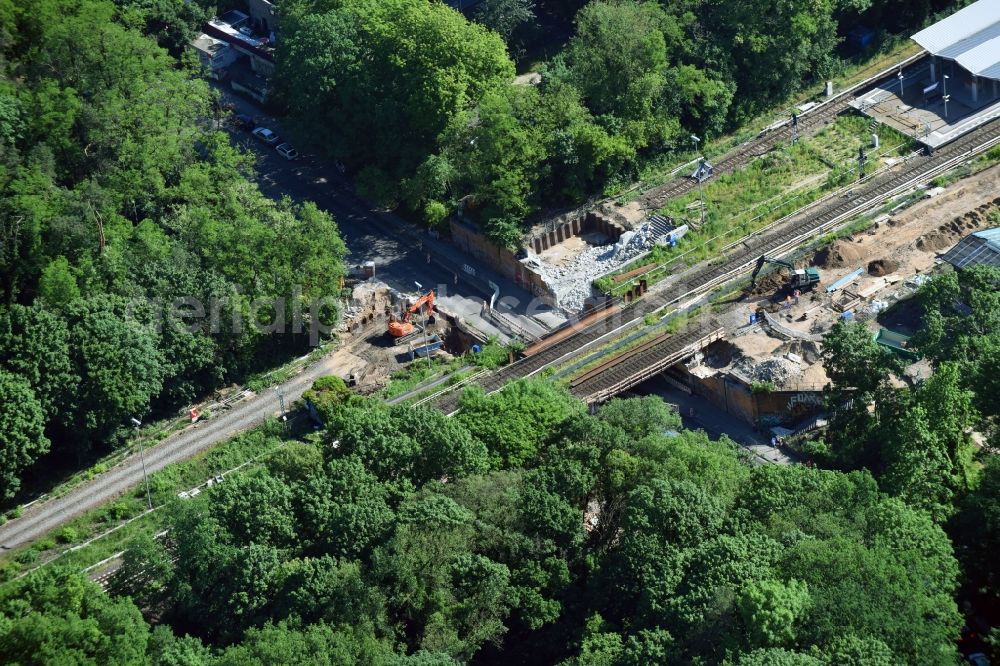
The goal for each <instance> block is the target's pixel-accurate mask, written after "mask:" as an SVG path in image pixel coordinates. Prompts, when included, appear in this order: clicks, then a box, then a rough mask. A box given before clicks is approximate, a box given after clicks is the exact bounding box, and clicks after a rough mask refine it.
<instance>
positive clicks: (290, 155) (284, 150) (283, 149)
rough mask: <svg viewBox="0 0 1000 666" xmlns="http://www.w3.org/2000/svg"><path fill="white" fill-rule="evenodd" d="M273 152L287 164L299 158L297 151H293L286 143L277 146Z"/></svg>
mask: <svg viewBox="0 0 1000 666" xmlns="http://www.w3.org/2000/svg"><path fill="white" fill-rule="evenodd" d="M275 150H277V151H278V154H279V155H281V156H282V157H284V158H285V159H286V160H288V161H289V162H290V161H292V160H297V159H298V158H299V151H297V150H295V149H294V148H292V147H291V146H290V145H289V144H287V143H282V144H278V146H277V147H275Z"/></svg>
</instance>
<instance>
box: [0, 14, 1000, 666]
mask: <svg viewBox="0 0 1000 666" xmlns="http://www.w3.org/2000/svg"><path fill="white" fill-rule="evenodd" d="M213 9H214V7H208V6H207V5H204V6H203V5H202V4H199V3H198V2H192V3H183V2H173V1H172V0H138V1H135V2H132V1H128V0H116V1H115V2H112V1H111V0H74V2H69V1H68V0H32V1H30V2H29V0H8V1H6V2H0V48H2V53H3V63H2V65H3V72H2V79H0V187H2V188H3V190H4V191H3V196H2V197H0V263H2V267H0V290H2V297H3V298H2V300H0V497H10V496H12V495H13V494H14V493H16V492H17V489H18V487H19V483H20V480H21V479H22V476H23V473H24V471H25V470H31V469H36V471H37V461H38V460H40V459H41V460H42V461H50V460H52V456H59V457H61V458H62V459H69V460H73V459H76V460H78V461H82V460H86V459H87V457H88V456H90V455H92V454H93V453H94V452H98V451H106V450H108V449H109V448H113V447H115V446H117V445H120V444H121V443H122V442H123V440H124V438H125V437H126V436H127V434H128V431H129V429H130V426H129V419H130V418H145V417H146V416H155V415H156V414H159V413H169V412H170V411H171V410H174V409H176V408H177V406H178V405H183V404H185V403H186V401H189V400H191V399H192V398H194V397H196V396H199V395H204V394H205V393H207V392H211V391H212V390H213V389H215V388H217V387H218V386H219V385H220V384H222V383H224V382H228V381H232V380H234V379H238V378H240V377H244V376H246V375H247V374H248V373H251V372H254V371H256V370H258V369H260V368H262V367H269V366H271V365H274V364H275V363H276V362H278V361H280V360H281V359H283V358H287V357H288V356H289V355H291V354H295V353H300V352H301V350H302V349H304V348H305V347H306V346H307V345H308V340H307V336H306V334H304V333H295V332H287V333H284V334H277V335H276V334H273V333H272V334H269V335H263V334H261V333H260V332H259V330H258V329H256V328H255V327H253V326H232V325H229V324H228V322H232V321H242V322H251V321H264V322H268V321H270V320H271V319H272V318H273V317H275V316H276V313H275V311H274V310H273V309H272V308H270V307H269V306H262V305H261V304H262V303H264V304H266V303H273V302H274V299H291V300H293V301H295V302H300V303H307V302H309V301H311V300H313V299H318V298H324V297H328V296H330V295H331V294H333V295H335V294H337V293H339V289H340V277H341V276H342V274H343V259H344V255H345V251H346V250H345V247H344V245H343V243H342V242H341V241H340V239H339V236H338V234H337V228H336V223H335V221H334V220H332V219H331V218H330V216H329V215H328V214H326V213H324V212H322V211H321V210H319V209H318V208H317V207H315V206H314V205H312V204H309V203H296V202H293V201H291V200H288V199H285V200H281V201H272V200H270V199H267V198H266V197H264V196H263V195H262V193H261V192H260V190H259V189H258V188H257V187H256V185H254V181H253V176H254V172H253V168H254V165H253V163H252V160H251V159H250V157H249V156H248V155H247V154H246V153H244V152H243V151H241V150H239V149H238V148H235V147H233V146H232V145H231V144H230V142H229V140H228V139H227V138H226V136H225V135H224V134H222V133H220V132H218V131H217V130H216V129H215V125H214V124H213V120H217V119H218V117H219V114H220V113H221V110H220V109H219V108H218V104H217V103H216V102H215V97H214V95H213V94H212V93H211V92H210V88H209V87H208V86H207V85H206V84H205V82H204V81H202V80H201V79H200V78H199V75H198V73H197V71H196V69H195V68H194V64H193V63H192V62H191V59H190V57H189V56H187V55H185V54H184V44H185V42H186V39H187V38H188V37H189V35H190V33H191V31H192V30H194V29H195V28H196V27H197V25H198V24H199V22H200V21H202V20H203V19H204V18H205V17H206V16H209V15H211V14H212V13H213ZM937 9H939V7H936V6H933V5H932V4H931V3H930V2H927V1H925V2H901V1H899V0H887V1H884V2H879V1H878V0H871V1H870V2H869V1H867V0H841V1H840V2H834V1H832V0H820V1H819V2H809V3H801V2H793V1H792V0H779V1H778V2H774V3H760V2H750V1H738V0H715V1H714V2H708V1H707V0H690V1H688V0H685V1H684V2H676V3H654V2H624V1H617V2H616V1H613V0H593V1H592V2H590V3H589V4H586V5H584V4H582V3H579V2H575V1H574V0H549V1H544V0H539V2H538V3H537V4H533V3H531V2H527V1H526V0H485V1H484V2H483V3H481V6H480V7H478V8H477V9H476V10H475V11H473V12H471V14H472V15H471V17H470V18H471V20H470V19H469V18H466V17H463V16H462V15H461V14H459V13H458V12H455V11H453V10H451V9H449V8H447V7H446V6H445V5H442V4H440V3H437V2H431V1H428V0H287V1H286V2H284V3H282V13H283V14H282V18H283V21H285V24H284V25H285V30H286V31H287V35H286V37H285V38H283V39H282V41H281V42H280V44H279V51H278V52H279V60H278V69H279V74H280V76H279V80H280V81H281V83H280V84H279V89H278V91H277V92H278V94H279V97H278V103H279V104H282V105H284V106H285V110H287V112H288V113H289V114H291V117H292V118H294V119H296V121H297V122H298V124H299V131H301V132H309V133H310V135H311V136H313V137H314V138H315V142H316V145H317V146H318V148H320V149H322V150H323V151H325V152H326V153H328V154H329V155H330V156H331V157H334V158H336V159H340V160H343V161H344V162H345V164H347V165H348V167H349V168H350V169H351V170H352V172H353V175H354V176H355V177H356V180H357V182H358V185H359V187H360V188H361V189H362V190H364V191H366V192H367V193H369V194H370V195H372V196H374V197H375V198H376V199H381V203H382V204H385V205H392V206H396V205H399V206H402V207H404V208H406V209H408V210H410V211H412V212H415V213H418V214H420V215H422V216H423V217H424V219H425V220H426V221H427V222H430V223H432V224H436V223H439V222H440V221H441V220H443V219H445V217H446V216H447V215H449V214H450V213H451V211H452V210H454V209H455V208H456V207H458V206H459V205H460V203H461V205H462V206H463V207H464V208H465V209H467V210H468V211H471V212H470V214H472V215H475V216H476V217H477V218H478V219H479V220H480V221H481V222H482V223H483V224H484V225H485V226H487V227H488V228H489V229H490V230H491V232H492V233H493V235H494V237H495V238H497V239H498V240H500V241H501V242H507V241H508V240H512V239H513V238H515V237H517V236H518V235H519V234H520V232H521V228H522V221H523V220H524V219H526V218H527V217H529V216H530V215H531V214H532V213H533V212H535V211H537V210H539V209H541V208H543V207H545V206H550V205H556V204H557V203H558V202H562V201H576V200H578V199H579V198H581V197H586V196H588V195H590V194H593V193H594V192H600V191H602V189H603V188H605V187H607V186H609V184H613V183H614V182H616V180H618V181H622V182H624V181H627V180H630V179H632V178H633V177H634V176H635V174H636V173H637V170H638V169H639V166H640V165H641V164H642V163H643V161H644V160H647V159H651V158H652V156H653V155H655V154H657V153H662V152H669V151H679V150H686V149H687V145H686V143H685V142H686V141H687V138H686V137H689V135H690V133H692V132H697V133H699V135H702V136H712V135H717V134H719V133H721V132H725V131H728V130H730V129H732V128H734V127H737V126H739V125H740V124H741V123H743V122H745V121H746V120H747V119H748V118H750V117H751V116H753V115H755V114H758V113H760V112H761V111H763V110H764V109H767V108H769V107H770V106H771V105H773V104H774V103H778V102H779V101H780V99H781V98H783V97H785V96H787V95H788V94H790V93H791V92H793V91H794V90H796V89H798V88H799V87H801V86H802V85H804V84H806V83H808V82H810V81H812V80H817V79H818V78H820V77H823V76H826V75H827V74H829V73H832V72H835V71H836V70H837V69H838V68H839V67H841V66H842V62H843V59H842V58H843V55H842V54H841V53H840V52H839V51H838V49H839V45H838V44H839V41H840V38H841V37H842V35H843V33H844V32H845V30H846V29H848V28H850V27H853V26H854V25H860V24H867V25H873V26H874V25H877V26H881V27H882V28H883V29H885V30H888V31H895V30H906V29H909V28H910V27H911V26H916V25H920V24H922V23H923V22H924V21H925V20H926V19H928V17H929V16H930V15H931V13H932V12H933V11H935V10H937ZM554 25H555V26H558V25H563V26H567V30H568V32H567V35H568V41H567V43H566V45H565V47H564V48H562V49H560V50H559V52H558V53H556V54H553V55H551V57H549V58H547V59H545V62H544V63H542V64H541V65H540V73H541V75H542V80H541V83H540V84H539V85H537V86H520V85H518V86H515V85H512V84H511V80H512V78H513V76H514V73H515V72H516V71H517V70H516V68H515V57H514V56H517V58H519V59H520V58H522V57H524V55H523V53H522V52H523V51H524V50H526V49H529V48H535V47H536V46H537V45H538V43H539V41H542V42H544V39H543V37H540V36H539V35H540V34H542V33H545V31H546V30H547V29H548V28H549V27H552V26H554ZM178 299H195V300H196V301H197V302H199V303H213V302H214V303H217V304H219V305H218V307H219V308H220V311H219V312H218V315H219V318H220V319H221V320H222V321H224V322H227V324H226V325H223V326H205V325H204V323H205V322H204V321H203V319H204V317H203V315H202V314H200V313H199V312H198V310H197V308H196V307H195V306H193V305H191V303H192V302H193V301H190V300H189V301H183V302H180V303H178ZM998 299H1000V271H997V270H995V269H976V270H968V271H963V272H960V273H943V274H942V275H940V276H938V277H936V278H934V279H933V280H931V281H929V282H928V283H927V284H925V285H924V286H923V287H922V288H921V290H920V292H919V295H918V297H917V306H918V307H919V309H920V311H921V313H922V315H921V316H922V321H923V324H924V326H923V329H922V331H921V333H920V334H919V335H918V336H916V337H915V338H914V340H913V342H914V344H915V345H916V348H917V349H918V350H919V351H920V353H921V354H923V355H924V357H925V358H926V359H928V361H929V362H930V365H931V367H932V369H933V373H932V374H931V376H930V377H929V378H928V379H927V380H926V381H924V382H922V383H919V384H914V383H910V384H908V383H905V382H902V381H901V379H900V377H901V374H902V370H901V368H900V366H899V363H898V361H897V360H896V358H895V357H893V356H891V355H889V354H887V353H886V352H885V351H884V350H883V349H882V348H881V347H879V346H878V345H876V344H875V343H874V342H873V340H872V338H871V335H870V332H869V331H868V330H867V329H865V328H864V327H863V326H862V325H860V324H857V323H846V322H845V323H842V324H838V326H837V327H836V328H835V329H834V331H833V332H832V333H831V334H830V335H829V336H828V337H827V338H826V340H825V341H824V352H823V353H824V364H825V367H826V370H827V372H828V375H829V377H830V379H831V384H830V386H829V387H828V390H827V400H828V402H827V407H828V408H829V410H830V412H831V419H830V425H829V427H828V428H827V430H826V432H825V434H824V436H823V437H822V438H821V439H818V440H817V441H812V442H808V443H806V444H804V445H803V449H802V454H803V456H804V457H805V458H806V459H807V462H808V463H809V464H798V465H785V466H779V465H755V464H752V461H751V460H750V458H749V457H748V456H747V455H746V453H745V452H744V451H743V449H741V448H740V447H739V446H738V445H737V444H735V443H734V442H732V441H730V440H729V439H727V438H726V437H724V436H723V437H721V438H720V439H718V440H713V439H710V438H709V437H708V436H707V435H706V434H705V433H704V432H702V431H693V430H689V429H686V428H684V427H683V425H682V422H681V419H680V417H679V416H678V414H677V413H676V411H675V410H674V409H673V408H672V407H671V406H669V405H667V404H665V403H664V402H663V401H662V400H661V399H659V398H656V397H633V398H628V399H615V400H612V401H610V402H608V403H606V404H604V405H602V406H600V408H599V409H596V410H594V413H591V412H590V411H589V410H588V409H587V407H586V406H585V405H584V404H582V403H580V402H578V401H576V400H575V399H574V398H572V397H571V396H570V395H569V394H568V393H567V392H566V391H565V390H564V389H563V388H562V387H560V386H559V385H558V384H556V383H554V382H550V381H546V379H544V378H543V379H534V380H529V381H522V382H518V383H514V384H511V385H509V386H507V387H506V388H505V389H504V390H502V391H500V392H498V393H493V394H489V395H487V394H485V393H484V392H483V391H481V390H478V389H475V388H471V389H468V390H467V391H466V392H465V393H464V394H463V395H462V398H461V401H460V404H459V408H460V409H459V411H458V413H457V414H456V415H455V416H454V417H446V416H445V415H443V414H441V413H440V412H437V411H434V410H433V409H430V408H427V407H412V406H407V405H400V406H388V405H386V404H384V403H383V402H381V401H379V400H377V399H376V398H370V397H362V396H358V395H355V394H354V393H352V392H351V391H350V390H349V389H348V388H347V387H346V386H345V385H344V383H343V381H341V380H340V379H338V378H335V377H326V378H323V379H321V380H319V381H317V382H316V384H315V385H314V386H313V388H312V390H311V391H310V392H308V393H307V395H306V398H307V399H308V400H309V401H310V402H311V403H312V404H313V405H314V406H315V408H316V410H317V412H318V415H319V417H320V419H321V421H322V423H323V425H322V426H321V427H319V428H318V429H317V430H316V431H315V432H312V433H310V434H306V435H304V436H302V437H301V438H299V439H297V440H294V441H285V440H284V439H283V440H282V445H281V446H277V445H276V446H274V447H267V448H268V450H270V449H271V448H273V449H275V452H274V453H272V454H270V455H269V456H268V457H266V458H265V459H262V461H261V462H260V463H258V464H254V465H250V466H248V467H247V468H245V469H243V470H241V471H240V472H238V473H233V474H229V475H227V476H226V478H225V479H224V480H223V481H222V482H219V483H215V484H214V485H213V486H212V487H211V488H209V489H208V490H206V491H205V492H203V493H201V494H200V495H199V496H197V497H193V498H192V497H190V496H189V497H188V498H187V499H182V498H179V497H178V498H177V499H175V500H172V501H171V503H170V504H168V505H167V506H166V507H165V508H164V509H163V514H165V515H164V521H165V523H164V524H165V525H166V527H167V529H166V530H165V532H164V533H163V534H161V535H160V536H159V537H154V536H152V534H151V535H150V536H147V537H140V538H137V539H136V540H135V541H134V542H132V543H131V544H130V547H129V549H128V551H127V552H126V553H125V556H124V557H123V558H122V562H123V566H122V567H121V568H120V569H118V570H117V572H116V573H115V575H114V576H113V577H112V578H111V580H110V581H109V584H108V589H107V590H102V589H101V588H100V587H98V586H97V585H96V584H95V583H93V582H91V581H90V580H88V579H87V577H86V576H85V575H84V574H82V573H81V572H80V571H79V570H76V569H73V568H70V567H67V566H63V565H61V564H60V563H58V562H56V563H53V564H50V565H48V566H43V567H41V568H40V569H39V570H38V571H35V572H34V573H32V574H30V575H28V576H25V577H23V578H19V579H17V580H9V581H3V582H2V583H0V660H2V661H3V662H4V663H9V664H18V665H25V666H26V665H29V664H46V665H48V664H123V665H124V664H153V665H155V666H181V665H184V666H198V665H204V664H211V665H216V664H225V665H228V664H233V665H236V664H239V665H240V666H243V665H247V664H249V665H254V664H260V665H261V666H264V665H272V664H288V665H293V664H294V665H299V664H317V665H325V664H330V665H333V664H380V665H381V664H399V665H410V664H412V665H414V666H416V665H420V666H430V665H442V666H444V665H453V664H459V663H476V664H484V665H490V664H509V663H539V664H563V665H565V666H574V665H581V666H582V665H585V664H586V665H588V666H589V665H595V664H601V665H607V666H618V665H623V666H625V665H627V666H633V665H634V666H639V665H645V664H697V665H703V666H709V665H723V666H843V665H846V666H890V665H895V664H901V663H904V664H916V665H921V666H922V665H927V666H938V665H940V666H944V665H954V664H956V663H958V662H959V660H960V659H961V657H960V654H959V651H958V649H957V646H958V643H959V641H960V638H961V637H962V636H964V635H967V634H968V632H969V627H970V625H975V624H976V623H975V616H976V615H977V612H978V611H979V610H980V609H996V608H1000V560H998V558H997V557H996V552H997V550H998V548H1000V463H998V462H997V458H996V456H995V455H992V454H990V453H988V452H987V449H988V448H993V449H995V448H996V447H997V446H998V445H1000V438H998V437H1000V436H998V432H1000V431H998V428H997V426H998V423H997V417H998V413H1000V411H998V410H1000V403H998V402H997V401H998V398H997V396H998V395H1000V391H998V389H1000V387H998V386H997V382H998V381H1000V367H997V366H998V363H1000V320H998V317H1000V300H998ZM289 310H290V309H289ZM323 314H325V315H326V316H328V317H333V316H335V312H325V313H323ZM271 425H272V426H273V425H275V424H271ZM279 429H280V426H279V428H274V427H270V426H265V427H262V428H259V429H256V430H253V431H250V432H249V433H246V434H244V435H243V437H246V438H251V439H256V440H262V439H266V438H276V439H277V438H279V435H277V434H276V433H277V432H279ZM261 448H264V447H261ZM41 456H49V457H44V458H40V457H41ZM33 464H35V465H36V467H35V468H33V467H32V465H33ZM39 473H42V472H39ZM163 514H158V515H163ZM989 619H991V620H993V623H994V624H996V621H997V620H998V618H992V617H991V618H989ZM980 639H981V640H982V641H983V646H984V650H985V651H987V652H989V653H990V655H991V657H993V658H1000V636H997V635H996V631H994V632H993V633H990V634H988V635H984V636H981V637H980Z"/></svg>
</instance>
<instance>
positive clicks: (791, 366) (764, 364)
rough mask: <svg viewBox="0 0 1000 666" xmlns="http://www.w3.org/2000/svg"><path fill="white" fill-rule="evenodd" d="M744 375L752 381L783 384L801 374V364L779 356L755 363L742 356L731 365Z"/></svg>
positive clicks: (776, 384) (778, 385)
mask: <svg viewBox="0 0 1000 666" xmlns="http://www.w3.org/2000/svg"><path fill="white" fill-rule="evenodd" d="M733 369H734V370H737V371H739V373H740V374H742V375H743V376H744V377H746V378H747V379H749V380H750V381H754V382H766V383H768V384H773V385H774V386H777V387H781V386H784V385H785V384H786V383H788V381H789V380H790V379H793V378H795V377H798V376H799V375H801V374H802V366H801V365H799V364H798V363H796V362H794V361H792V360H790V359H787V358H783V357H780V356H776V357H772V358H768V359H765V360H763V361H761V362H759V363H755V362H754V361H753V359H751V358H748V357H746V356H744V357H743V358H741V359H740V360H739V361H737V362H736V364H735V365H734V366H733Z"/></svg>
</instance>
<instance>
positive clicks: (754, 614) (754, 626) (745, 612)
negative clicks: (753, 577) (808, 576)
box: [737, 579, 809, 647]
mask: <svg viewBox="0 0 1000 666" xmlns="http://www.w3.org/2000/svg"><path fill="white" fill-rule="evenodd" d="M737 605H738V606H739V610H740V615H741V616H742V617H743V624H744V626H746V628H747V633H748V634H749V636H750V640H751V642H752V644H754V645H759V646H772V647H780V646H783V645H790V644H792V643H793V642H794V641H795V634H796V630H795V624H796V623H797V622H799V621H800V620H801V618H802V616H803V612H804V611H805V609H806V607H807V606H808V605H809V589H808V587H807V586H806V585H805V584H804V583H801V582H799V581H797V580H794V579H793V580H790V581H788V582H787V583H784V582H782V581H778V580H762V581H758V582H755V583H752V584H750V585H748V586H747V587H746V588H745V589H744V590H743V591H742V592H741V593H740V596H739V599H738V600H737Z"/></svg>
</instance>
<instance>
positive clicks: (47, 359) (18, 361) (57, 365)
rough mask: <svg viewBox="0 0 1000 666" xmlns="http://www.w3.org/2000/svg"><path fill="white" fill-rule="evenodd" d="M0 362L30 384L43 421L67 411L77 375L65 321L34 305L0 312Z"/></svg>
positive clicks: (51, 419)
mask: <svg viewBox="0 0 1000 666" xmlns="http://www.w3.org/2000/svg"><path fill="white" fill-rule="evenodd" d="M0 358H2V359H3V360H2V361H0V364H2V365H3V367H5V368H6V369H7V370H9V371H10V372H13V373H15V374H18V375H20V376H21V377H23V378H24V379H26V380H27V381H28V383H29V384H31V388H32V391H34V393H35V396H36V397H37V398H38V402H39V404H40V405H41V407H42V411H43V413H44V414H45V420H46V422H47V423H49V422H53V421H56V420H57V419H58V418H60V417H65V416H66V415H67V414H68V413H69V412H70V411H71V405H72V403H73V393H74V389H75V387H76V385H77V383H78V382H79V381H80V378H79V377H78V376H77V375H76V373H75V370H74V368H73V364H72V362H71V360H70V350H69V329H68V327H67V326H66V321H65V320H64V319H63V318H62V317H60V316H59V315H56V314H54V313H52V312H50V311H48V310H45V309H44V308H40V307H38V306H32V307H24V306H22V305H12V306H11V307H10V309H9V310H8V311H7V312H5V313H2V314H0Z"/></svg>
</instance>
